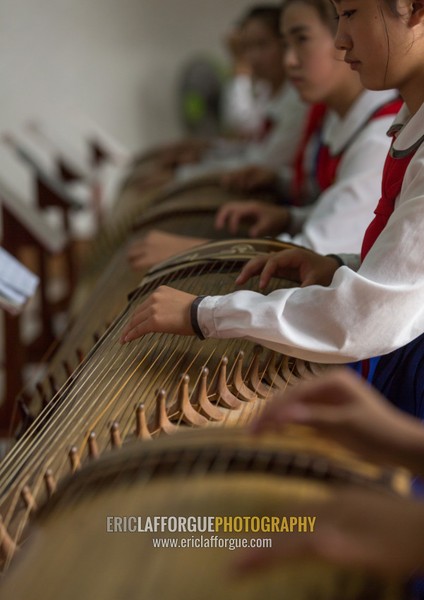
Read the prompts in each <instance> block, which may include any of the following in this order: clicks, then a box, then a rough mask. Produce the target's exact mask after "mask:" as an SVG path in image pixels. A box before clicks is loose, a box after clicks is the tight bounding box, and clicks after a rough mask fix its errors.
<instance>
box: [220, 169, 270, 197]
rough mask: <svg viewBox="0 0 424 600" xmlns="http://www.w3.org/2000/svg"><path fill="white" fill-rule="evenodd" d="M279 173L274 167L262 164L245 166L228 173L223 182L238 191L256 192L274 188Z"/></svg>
mask: <svg viewBox="0 0 424 600" xmlns="http://www.w3.org/2000/svg"><path fill="white" fill-rule="evenodd" d="M277 181H278V175H277V173H276V172H275V171H273V170H272V169H268V168H266V167H260V166H250V167H244V168H243V169H239V170H237V171H232V172H230V173H226V174H225V175H223V176H222V178H221V183H222V185H223V186H224V187H225V188H228V189H229V190H235V191H237V192H254V191H258V190H266V189H268V190H274V189H275V186H276V184H277Z"/></svg>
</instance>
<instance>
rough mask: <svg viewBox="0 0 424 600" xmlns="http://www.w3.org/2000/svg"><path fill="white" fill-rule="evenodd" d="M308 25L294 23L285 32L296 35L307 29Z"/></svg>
mask: <svg viewBox="0 0 424 600" xmlns="http://www.w3.org/2000/svg"><path fill="white" fill-rule="evenodd" d="M309 29H310V27H308V25H295V26H294V27H292V28H291V29H289V31H288V32H287V35H296V34H297V33H304V32H305V31H308V30H309Z"/></svg>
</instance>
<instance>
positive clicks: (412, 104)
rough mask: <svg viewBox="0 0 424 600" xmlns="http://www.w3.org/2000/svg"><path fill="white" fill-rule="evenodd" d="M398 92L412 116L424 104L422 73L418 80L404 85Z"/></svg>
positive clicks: (415, 79) (423, 76)
mask: <svg viewBox="0 0 424 600" xmlns="http://www.w3.org/2000/svg"><path fill="white" fill-rule="evenodd" d="M399 92H400V95H401V96H402V98H403V100H404V102H405V104H406V106H407V107H408V110H409V112H410V113H411V115H414V114H415V113H416V112H418V110H419V109H420V108H421V106H422V105H423V104H424V73H423V74H422V75H421V77H420V78H418V77H417V78H414V80H413V81H409V82H407V83H405V85H403V86H402V87H400V88H399Z"/></svg>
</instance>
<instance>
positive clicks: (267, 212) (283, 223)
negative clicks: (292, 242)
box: [215, 200, 290, 237]
mask: <svg viewBox="0 0 424 600" xmlns="http://www.w3.org/2000/svg"><path fill="white" fill-rule="evenodd" d="M289 220H290V213H289V211H288V210H287V209H286V208H284V207H282V206H274V205H272V204H267V203H265V202H258V201H255V200H250V201H245V202H228V204H224V206H222V207H221V208H220V209H219V211H218V213H217V215H216V219H215V227H216V229H224V227H226V228H227V229H228V231H229V232H230V233H231V234H232V235H235V234H236V233H237V232H238V230H239V227H240V224H241V222H243V221H248V222H250V223H252V225H251V227H250V228H249V231H248V234H249V236H250V237H260V236H262V235H271V234H278V233H281V232H282V231H284V229H285V228H286V227H287V226H288V223H289Z"/></svg>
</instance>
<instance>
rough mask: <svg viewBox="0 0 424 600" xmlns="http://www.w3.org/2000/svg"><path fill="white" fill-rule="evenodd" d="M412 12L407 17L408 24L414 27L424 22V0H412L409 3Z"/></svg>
mask: <svg viewBox="0 0 424 600" xmlns="http://www.w3.org/2000/svg"><path fill="white" fill-rule="evenodd" d="M411 8H412V12H411V15H410V17H409V23H408V24H409V26H410V27H414V26H415V25H419V24H420V23H424V0H414V1H413V2H412V3H411Z"/></svg>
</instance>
